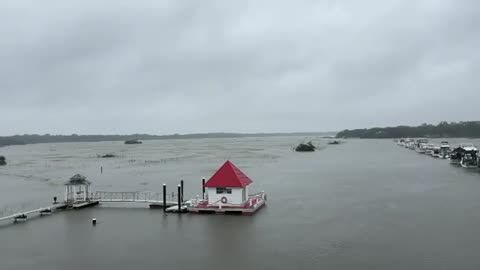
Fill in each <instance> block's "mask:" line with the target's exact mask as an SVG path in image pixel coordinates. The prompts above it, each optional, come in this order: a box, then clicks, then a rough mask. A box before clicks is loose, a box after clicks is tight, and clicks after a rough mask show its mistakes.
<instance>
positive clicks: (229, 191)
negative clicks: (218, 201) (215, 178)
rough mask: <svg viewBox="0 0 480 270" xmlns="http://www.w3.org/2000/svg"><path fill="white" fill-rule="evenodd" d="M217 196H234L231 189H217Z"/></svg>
mask: <svg viewBox="0 0 480 270" xmlns="http://www.w3.org/2000/svg"><path fill="white" fill-rule="evenodd" d="M217 194H232V189H231V188H219V187H217Z"/></svg>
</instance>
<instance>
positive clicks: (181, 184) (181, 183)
mask: <svg viewBox="0 0 480 270" xmlns="http://www.w3.org/2000/svg"><path fill="white" fill-rule="evenodd" d="M180 186H181V188H182V202H184V201H185V200H184V199H183V179H181V180H180Z"/></svg>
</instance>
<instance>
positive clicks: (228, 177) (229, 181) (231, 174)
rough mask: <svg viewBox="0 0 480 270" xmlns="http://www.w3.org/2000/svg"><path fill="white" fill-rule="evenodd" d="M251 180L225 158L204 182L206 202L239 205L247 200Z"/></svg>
mask: <svg viewBox="0 0 480 270" xmlns="http://www.w3.org/2000/svg"><path fill="white" fill-rule="evenodd" d="M251 183H252V180H251V179H250V178H249V177H248V176H247V175H246V174H244V173H243V172H242V171H241V170H240V169H239V168H237V166H235V165H234V164H233V163H232V162H231V161H229V160H227V161H226V162H225V163H224V164H223V165H222V167H220V169H218V171H217V172H216V173H215V174H213V176H212V177H211V178H210V179H209V180H208V181H207V182H206V183H205V185H204V187H205V190H206V193H207V200H208V204H226V205H240V204H243V203H245V202H246V201H248V185H250V184H251Z"/></svg>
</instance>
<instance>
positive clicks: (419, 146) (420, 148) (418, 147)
mask: <svg viewBox="0 0 480 270" xmlns="http://www.w3.org/2000/svg"><path fill="white" fill-rule="evenodd" d="M427 144H428V140H427V139H423V138H421V139H417V140H416V141H415V151H417V153H420V154H425V151H426V149H425V145H427Z"/></svg>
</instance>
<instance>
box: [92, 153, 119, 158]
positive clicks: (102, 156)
mask: <svg viewBox="0 0 480 270" xmlns="http://www.w3.org/2000/svg"><path fill="white" fill-rule="evenodd" d="M97 157H99V158H114V157H116V155H115V154H112V153H110V154H105V155H97Z"/></svg>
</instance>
